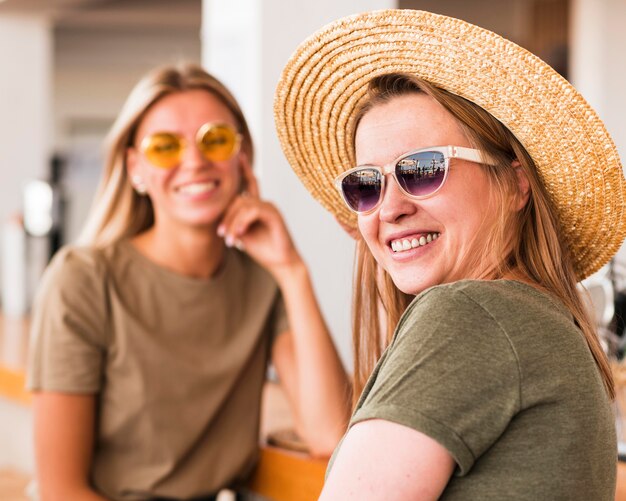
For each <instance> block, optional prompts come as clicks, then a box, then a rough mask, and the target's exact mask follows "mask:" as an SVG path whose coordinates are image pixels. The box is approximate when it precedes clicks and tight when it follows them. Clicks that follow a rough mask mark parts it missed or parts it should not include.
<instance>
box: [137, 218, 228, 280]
mask: <svg viewBox="0 0 626 501" xmlns="http://www.w3.org/2000/svg"><path fill="white" fill-rule="evenodd" d="M131 243H132V244H133V245H134V246H135V248H136V249H137V250H138V251H139V252H141V253H142V254H143V255H145V256H146V257H147V258H148V259H150V260H151V261H154V262H155V263H157V264H158V265H160V266H163V267H164V268H167V269H169V270H172V271H174V272H176V273H179V274H181V275H185V276H189V277H194V278H210V277H212V276H213V275H215V274H216V273H217V272H218V271H219V269H220V267H221V265H222V261H223V259H224V252H225V247H224V241H223V240H222V239H221V238H220V237H218V236H217V228H216V227H210V228H209V227H201V228H200V227H197V228H193V227H187V228H182V229H181V228H177V229H176V231H175V232H172V231H166V229H165V228H164V227H163V226H162V225H161V226H159V225H157V224H155V225H154V226H153V227H151V228H150V229H148V230H146V231H145V232H143V233H141V234H139V235H137V236H135V237H134V238H133V239H132V240H131Z"/></svg>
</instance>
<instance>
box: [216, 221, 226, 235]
mask: <svg viewBox="0 0 626 501" xmlns="http://www.w3.org/2000/svg"><path fill="white" fill-rule="evenodd" d="M225 232H226V228H224V225H223V224H220V225H219V226H218V227H217V236H218V237H223V236H224V233H225Z"/></svg>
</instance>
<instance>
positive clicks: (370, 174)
mask: <svg viewBox="0 0 626 501" xmlns="http://www.w3.org/2000/svg"><path fill="white" fill-rule="evenodd" d="M381 185H382V178H381V175H380V172H378V171H377V170H375V169H361V170H358V171H356V172H353V173H352V174H348V175H347V176H346V177H344V178H343V180H342V181H341V189H342V190H343V196H344V198H345V199H346V202H347V203H348V205H349V206H350V207H351V208H352V209H353V210H355V211H357V212H366V211H368V210H370V209H372V208H373V207H375V206H376V204H377V203H378V200H379V199H380V188H381Z"/></svg>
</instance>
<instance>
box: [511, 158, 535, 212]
mask: <svg viewBox="0 0 626 501" xmlns="http://www.w3.org/2000/svg"><path fill="white" fill-rule="evenodd" d="M511 165H512V166H513V168H514V169H515V175H516V176H517V196H516V200H515V210H516V211H520V210H522V209H523V208H524V207H525V206H526V204H527V203H528V198H529V197H530V182H529V181H528V176H526V173H525V172H524V169H523V168H522V164H520V162H519V160H517V159H515V160H513V161H512V162H511Z"/></svg>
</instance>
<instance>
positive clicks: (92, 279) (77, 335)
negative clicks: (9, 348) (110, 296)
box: [27, 248, 107, 394]
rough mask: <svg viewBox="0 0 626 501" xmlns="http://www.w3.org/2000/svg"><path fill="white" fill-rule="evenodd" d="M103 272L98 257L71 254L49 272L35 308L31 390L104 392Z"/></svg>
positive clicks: (82, 252) (61, 255)
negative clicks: (102, 386)
mask: <svg viewBox="0 0 626 501" xmlns="http://www.w3.org/2000/svg"><path fill="white" fill-rule="evenodd" d="M103 268H104V263H102V262H100V261H99V260H98V257H97V254H96V251H93V250H87V249H68V248H66V249H62V250H61V251H60V252H59V253H57V255H56V256H55V258H54V259H53V260H52V262H51V263H50V265H49V266H48V268H47V269H46V272H45V273H44V275H43V277H42V280H41V282H40V285H39V289H38V291H37V295H36V298H35V303H34V306H33V317H32V324H31V340H30V353H29V367H28V378H27V386H28V388H29V389H31V390H35V391H59V392H68V393H89V394H91V393H96V392H98V391H99V389H100V386H101V381H102V370H103V360H104V357H105V350H106V345H107V342H106V332H107V327H106V326H107V315H106V299H105V293H104V289H105V285H104V276H105V273H104V270H103Z"/></svg>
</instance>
